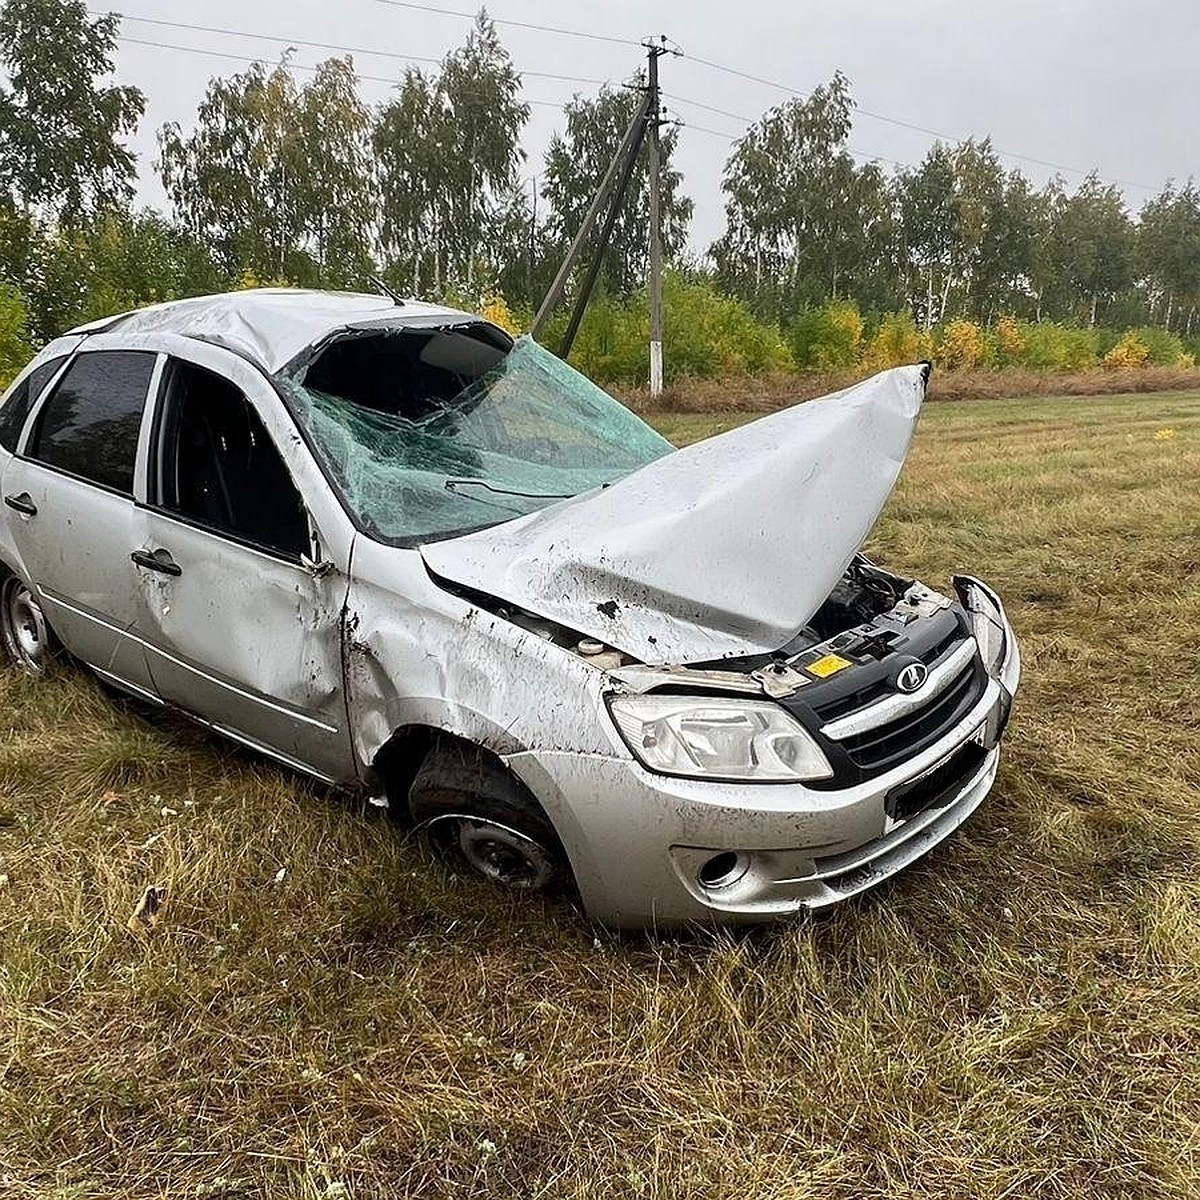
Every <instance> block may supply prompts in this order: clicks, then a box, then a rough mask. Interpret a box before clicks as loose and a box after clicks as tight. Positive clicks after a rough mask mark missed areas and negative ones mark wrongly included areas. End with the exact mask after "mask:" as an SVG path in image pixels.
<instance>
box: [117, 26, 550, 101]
mask: <svg viewBox="0 0 1200 1200" xmlns="http://www.w3.org/2000/svg"><path fill="white" fill-rule="evenodd" d="M117 40H118V41H119V42H124V43H128V44H132V45H134V46H153V47H154V48H156V49H158V50H178V51H181V52H182V53H184V54H205V55H207V56H208V57H209V58H226V59H231V60H232V61H233V62H240V63H256V62H261V61H262V59H261V58H256V57H255V56H254V55H252V54H231V53H228V52H227V51H224V50H202V49H201V48H200V47H199V46H175V45H171V44H170V43H168V42H152V41H148V40H146V39H144V38H135V37H127V36H125V35H124V34H120V35H118V37H117ZM287 66H288V69H289V70H296V71H313V72H315V71H319V70H320V67H310V66H308V65H307V64H305V63H288V64H287ZM355 78H356V79H361V80H364V81H366V82H369V83H386V84H390V85H391V86H392V87H395V86H396V85H397V84H398V83H399V80H397V79H391V78H389V77H388V76H386V75H360V74H358V72H357V71H356V72H355ZM468 94H470V93H468ZM525 103H526V104H535V105H537V106H539V107H541V108H554V109H557V110H559V111H560V112H561V111H562V110H563V109H564V108H565V107H566V105H565V104H560V103H558V102H556V101H554V100H532V99H530V98H528V97H525Z"/></svg>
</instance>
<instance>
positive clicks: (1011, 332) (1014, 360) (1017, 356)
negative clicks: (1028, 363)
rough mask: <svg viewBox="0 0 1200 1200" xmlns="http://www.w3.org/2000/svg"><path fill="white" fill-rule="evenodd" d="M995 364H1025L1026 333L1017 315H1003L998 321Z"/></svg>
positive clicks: (1007, 365) (1010, 365)
mask: <svg viewBox="0 0 1200 1200" xmlns="http://www.w3.org/2000/svg"><path fill="white" fill-rule="evenodd" d="M994 337H995V347H996V349H995V356H994V361H995V365H996V366H998V367H1019V366H1024V365H1025V346H1026V339H1025V333H1024V331H1023V330H1022V329H1021V323H1020V322H1019V321H1018V320H1017V318H1016V317H1001V318H1000V319H999V320H998V321H997V322H996V329H995V333H994Z"/></svg>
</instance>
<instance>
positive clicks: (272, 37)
mask: <svg viewBox="0 0 1200 1200" xmlns="http://www.w3.org/2000/svg"><path fill="white" fill-rule="evenodd" d="M93 15H98V14H93ZM108 15H110V16H114V17H120V18H121V19H122V20H123V21H136V22H139V23H140V24H143V25H162V26H165V27H166V28H168V29H187V30H190V31H192V32H193V33H217V34H222V35H225V36H228V37H240V38H251V39H253V40H256V41H260V42H286V43H287V44H288V45H290V46H303V47H305V48H306V49H315V50H333V51H336V52H338V53H340V54H370V55H374V56H375V57H377V58H391V59H396V60H398V61H400V62H420V63H433V64H435V65H437V64H440V63H441V62H442V59H440V58H433V57H432V56H430V55H424V54H398V53H396V52H395V51H393V50H370V49H368V48H367V47H366V46H339V45H335V44H333V43H331V42H314V41H308V40H306V39H304V38H297V37H289V36H287V35H276V34H268V33H251V32H250V31H249V30H246V29H227V28H224V27H221V26H217V25H192V24H189V23H188V22H185V21H165V20H160V19H159V18H157V17H136V16H133V15H131V14H129V13H121V12H111V13H109V14H108ZM517 74H519V75H521V76H524V77H527V78H529V79H552V80H559V81H561V82H564V83H586V84H591V85H597V86H603V85H604V84H606V83H608V82H610V81H609V80H607V79H593V78H590V77H588V76H584V75H556V74H554V73H552V72H550V71H518V72H517Z"/></svg>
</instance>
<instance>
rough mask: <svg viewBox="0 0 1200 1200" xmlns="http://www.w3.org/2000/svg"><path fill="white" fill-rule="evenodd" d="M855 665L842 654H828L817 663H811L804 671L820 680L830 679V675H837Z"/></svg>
mask: <svg viewBox="0 0 1200 1200" xmlns="http://www.w3.org/2000/svg"><path fill="white" fill-rule="evenodd" d="M853 665H854V664H853V663H851V662H848V661H847V660H846V659H844V658H843V657H842V656H841V655H840V654H827V655H825V657H824V658H818V659H817V661H816V662H814V663H809V664H808V666H807V667H805V668H804V669H805V670H806V671H807V672H808V673H809V674H810V675H815V676H816V677H817V678H818V679H828V678H829V676H830V675H836V674H837V673H838V672H839V671H844V670H845V669H846V668H847V667H851V666H853Z"/></svg>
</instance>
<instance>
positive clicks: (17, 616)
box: [0, 575, 54, 675]
mask: <svg viewBox="0 0 1200 1200" xmlns="http://www.w3.org/2000/svg"><path fill="white" fill-rule="evenodd" d="M53 638H54V635H53V634H52V633H51V632H50V626H49V625H48V624H47V623H46V615H45V613H43V612H42V606H41V603H40V602H39V600H38V598H37V596H36V595H35V594H34V591H33V589H32V588H31V587H30V586H29V585H28V584H27V583H25V582H24V581H23V580H21V579H18V578H17V577H16V576H15V575H6V576H4V578H3V579H0V644H2V645H3V650H4V655H5V658H7V660H8V661H9V662H10V663H11V664H12V665H13V666H15V667H20V668H21V669H22V670H24V671H27V672H29V674H31V675H44V674H45V673H46V671H47V670H48V669H49V666H50V660H51V657H52V655H53V653H54V643H53Z"/></svg>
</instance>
